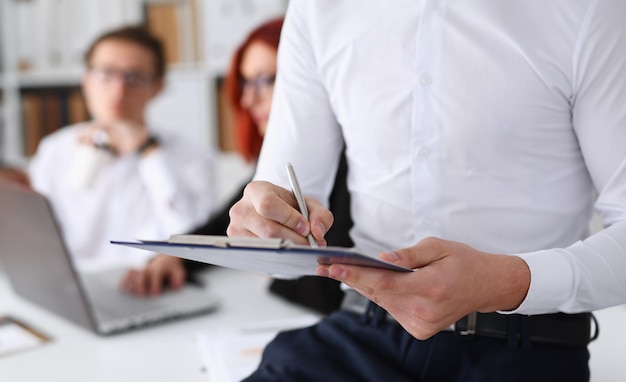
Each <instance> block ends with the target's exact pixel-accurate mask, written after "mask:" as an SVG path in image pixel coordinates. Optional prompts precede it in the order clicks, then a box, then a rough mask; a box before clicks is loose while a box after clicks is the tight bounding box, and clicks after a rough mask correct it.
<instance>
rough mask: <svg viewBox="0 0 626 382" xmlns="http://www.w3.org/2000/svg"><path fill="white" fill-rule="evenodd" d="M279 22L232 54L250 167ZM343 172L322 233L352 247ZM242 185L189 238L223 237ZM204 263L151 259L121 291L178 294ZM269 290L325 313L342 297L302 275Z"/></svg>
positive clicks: (269, 91)
mask: <svg viewBox="0 0 626 382" xmlns="http://www.w3.org/2000/svg"><path fill="white" fill-rule="evenodd" d="M282 25H283V18H282V17H281V18H277V19H274V20H270V21H268V22H266V23H264V24H262V25H260V26H259V27H257V28H256V29H254V30H253V31H252V32H250V34H249V35H248V36H247V38H246V39H245V41H244V42H243V43H242V44H241V46H240V47H239V48H238V49H237V50H236V51H235V54H234V55H233V58H232V61H231V65H230V69H229V72H228V75H227V77H226V82H225V86H226V95H227V97H228V103H229V106H230V107H231V108H232V110H233V113H234V131H235V138H236V148H237V151H238V152H239V153H240V154H241V156H242V157H243V158H244V159H245V160H246V161H248V162H256V160H257V159H258V157H259V153H260V151H261V145H262V143H263V136H264V135H265V131H266V129H267V122H268V119H269V114H270V108H271V104H272V96H273V92H274V79H275V77H276V59H277V53H278V44H279V40H280V33H281V28H282ZM346 174H347V167H346V164H345V159H344V158H343V157H342V160H341V163H340V165H339V170H338V171H337V178H336V179H335V186H334V189H333V192H332V194H331V197H330V200H329V203H330V209H331V211H333V213H334V215H335V223H334V224H333V226H332V227H331V229H330V230H329V231H328V233H327V234H326V241H327V242H328V245H334V246H343V247H351V246H352V241H351V240H350V237H349V235H348V231H349V229H350V227H351V226H352V220H351V218H350V196H349V194H348V191H347V188H346V184H345V181H346ZM244 188H245V184H244V185H242V187H241V190H240V192H238V193H237V194H236V195H234V196H233V198H232V200H230V201H229V202H228V203H226V205H225V206H224V208H223V210H222V211H220V212H219V213H218V214H217V215H215V216H214V217H212V218H211V219H210V220H209V221H208V222H207V223H206V224H205V225H204V226H202V227H200V228H198V229H196V230H195V231H194V232H193V233H194V234H200V235H226V229H227V228H228V224H229V222H230V218H229V215H228V211H229V210H230V207H231V206H232V205H233V204H235V203H236V202H237V201H238V200H239V199H241V196H242V195H243V189H244ZM204 266H206V264H202V263H195V262H193V261H187V260H182V259H180V258H178V257H172V256H168V255H163V254H159V255H157V256H155V257H154V258H152V260H151V261H150V262H149V263H148V265H147V266H146V268H144V269H141V270H131V271H129V272H128V273H127V274H126V276H125V277H124V278H123V279H122V288H124V289H125V290H127V291H129V292H131V293H134V294H136V295H139V296H145V295H158V294H159V293H161V290H162V288H163V284H164V282H166V281H167V283H168V285H169V286H170V287H171V288H173V289H177V288H179V287H180V286H182V285H183V283H184V282H185V280H186V279H187V277H188V276H189V275H190V274H192V273H193V272H194V271H196V270H197V269H199V268H203V267H204ZM270 290H272V291H273V292H275V293H277V294H279V295H282V296H283V297H285V298H287V299H289V300H291V301H294V302H297V303H300V304H303V305H306V306H309V307H311V308H313V309H316V310H318V311H321V312H323V313H329V312H330V311H332V310H334V309H335V308H337V307H338V306H339V304H340V302H341V299H342V297H343V292H342V291H341V290H340V289H339V284H338V283H337V282H336V281H334V280H331V279H326V278H320V277H315V276H305V277H302V278H300V279H298V280H274V282H273V283H272V284H271V286H270Z"/></svg>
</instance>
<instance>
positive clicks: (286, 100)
mask: <svg viewBox="0 0 626 382" xmlns="http://www.w3.org/2000/svg"><path fill="white" fill-rule="evenodd" d="M309 3H311V2H308V1H299V0H294V1H290V2H289V8H288V10H287V13H286V16H285V22H284V25H283V29H282V34H281V41H280V47H279V51H278V67H279V68H280V69H279V70H278V73H277V80H276V85H275V88H274V96H273V99H272V109H271V113H270V119H269V123H268V129H267V132H266V135H265V139H264V141H263V147H262V149H261V155H260V158H259V163H258V166H257V170H256V173H255V177H254V179H255V180H267V181H270V182H273V183H276V184H278V185H280V186H283V187H285V188H289V182H288V179H287V170H286V167H285V166H286V163H287V162H291V164H292V165H293V167H294V169H295V171H296V173H297V175H298V180H299V183H300V186H301V187H302V190H303V193H304V194H305V195H306V196H312V197H314V198H316V199H318V200H320V201H321V202H322V203H326V205H327V203H328V201H327V200H328V196H329V194H330V191H331V188H332V185H333V181H334V178H335V176H334V175H335V173H336V171H337V167H338V164H339V156H340V153H341V149H342V147H343V138H342V135H341V130H340V128H339V124H338V123H337V120H336V118H335V115H334V113H333V110H332V108H331V105H330V100H329V95H328V93H327V92H326V90H325V86H324V82H323V78H322V76H321V75H320V70H319V68H318V62H319V59H320V58H319V57H316V56H315V43H316V42H315V41H314V40H313V38H312V37H311V36H313V35H315V36H317V34H316V33H312V31H311V30H310V27H309V26H310V25H311V24H310V23H309V18H310V17H315V15H311V14H309V13H310V12H315V11H314V8H313V7H311V6H310V4H309ZM308 8H310V9H308Z"/></svg>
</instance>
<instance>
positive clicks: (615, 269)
mask: <svg viewBox="0 0 626 382" xmlns="http://www.w3.org/2000/svg"><path fill="white" fill-rule="evenodd" d="M591 4H592V5H591V7H590V9H589V13H588V15H587V18H586V20H585V21H584V23H583V26H582V30H581V33H580V37H579V41H578V46H577V50H576V53H575V57H574V59H573V65H574V78H573V96H572V99H571V103H572V122H573V128H574V130H575V132H576V136H577V138H578V141H579V145H580V150H581V153H582V161H584V165H585V166H586V167H587V169H588V172H589V176H590V177H591V180H592V182H593V184H594V185H595V187H596V190H597V192H598V197H597V199H596V203H595V210H596V213H597V214H598V215H599V216H600V217H601V218H602V220H603V222H604V226H605V229H603V230H601V231H600V232H598V233H595V234H593V235H592V236H590V237H589V238H587V239H586V240H583V241H579V242H577V243H574V244H573V245H571V246H569V247H567V248H561V249H549V250H544V251H538V252H532V253H525V254H518V256H520V257H521V258H523V259H524V260H525V261H526V262H527V264H528V266H529V267H530V271H531V284H530V289H529V291H528V294H527V296H526V299H525V301H524V302H523V303H522V305H521V306H520V307H519V308H518V309H517V310H516V311H515V312H517V313H524V314H533V313H546V312H550V311H563V312H569V313H573V312H580V311H590V310H596V309H602V308H606V307H609V306H612V305H617V304H620V303H623V302H624V301H625V300H626V143H625V142H626V107H625V106H624V105H626V75H624V73H626V46H625V45H624V43H623V36H626V24H624V23H623V20H622V16H621V15H624V14H626V2H623V1H619V0H612V1H596V2H592V3H591Z"/></svg>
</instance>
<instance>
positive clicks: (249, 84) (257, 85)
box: [239, 75, 276, 97]
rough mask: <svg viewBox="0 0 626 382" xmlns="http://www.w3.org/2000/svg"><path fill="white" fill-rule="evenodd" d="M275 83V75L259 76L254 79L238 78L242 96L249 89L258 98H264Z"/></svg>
mask: <svg viewBox="0 0 626 382" xmlns="http://www.w3.org/2000/svg"><path fill="white" fill-rule="evenodd" d="M275 81H276V75H271V76H268V75H260V76H256V77H254V78H244V77H239V85H240V86H241V93H242V94H243V93H244V92H245V91H246V89H250V90H252V91H253V92H254V94H255V95H256V96H258V97H265V96H267V95H268V94H269V92H270V91H271V90H272V89H273V87H274V82H275Z"/></svg>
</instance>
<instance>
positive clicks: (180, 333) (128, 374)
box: [0, 269, 626, 382]
mask: <svg viewBox="0 0 626 382" xmlns="http://www.w3.org/2000/svg"><path fill="white" fill-rule="evenodd" d="M209 280H210V285H211V287H213V288H215V289H214V290H215V291H216V293H218V294H219V296H220V297H221V300H222V305H221V307H220V309H219V310H218V311H217V312H214V313H210V314H207V315H204V316H200V317H196V318H191V319H185V320H182V321H177V322H169V323H166V324H163V325H159V326H154V327H151V328H146V329H141V330H137V331H134V332H128V333H124V334H120V335H115V336H111V337H100V336H98V335H96V334H93V333H91V332H88V331H86V330H84V329H82V328H79V327H77V326H74V325H73V324H71V323H69V322H67V321H65V320H64V319H62V318H59V317H57V316H55V315H53V314H51V313H48V312H47V311H46V310H43V309H41V308H39V307H38V306H36V305H33V304H31V303H29V302H27V301H24V300H22V299H21V298H19V297H17V296H16V295H15V294H14V293H13V291H12V290H11V288H10V286H9V285H8V281H7V280H6V278H5V277H4V275H3V274H2V273H0V315H3V314H10V315H14V316H16V317H17V318H21V319H24V320H26V321H27V322H28V323H29V324H31V325H33V326H35V327H37V328H39V329H41V330H44V331H45V332H46V333H47V334H49V335H51V336H52V337H54V339H53V341H52V342H51V343H49V344H47V345H44V346H43V347H39V348H37V349H33V350H28V351H25V352H23V353H18V354H14V355H11V356H7V357H4V358H0V380H2V381H3V382H4V381H7V382H9V381H10V382H26V381H64V382H73V381H80V382H85V381H89V382H99V381H102V382H110V381H132V382H137V381H150V382H160V381H168V382H169V381H186V382H195V381H204V382H206V381H208V374H207V373H206V371H204V367H203V365H202V362H201V357H200V353H199V351H198V348H197V346H196V344H195V343H194V341H193V335H194V334H195V333H197V332H199V331H202V330H204V329H206V328H207V327H209V326H211V327H215V326H218V325H224V326H225V327H230V326H233V325H237V324H244V323H250V322H254V321H263V320H271V319H273V318H277V317H298V316H300V315H304V314H309V313H310V312H308V311H306V310H304V309H301V308H298V307H296V306H294V305H291V304H289V303H287V302H285V301H283V300H281V299H280V298H278V297H276V296H272V295H270V294H269V292H268V291H267V283H268V279H267V278H266V277H265V276H261V275H257V274H252V273H245V272H239V271H233V270H228V269H214V270H212V271H211V274H210V279H209ZM596 316H597V317H598V319H599V320H600V325H601V334H600V338H599V339H598V340H597V341H595V342H593V343H592V344H591V346H590V349H591V373H592V378H591V381H592V382H621V381H624V380H626V362H625V361H624V356H623V354H624V353H625V352H626V327H625V324H626V307H624V306H619V307H614V308H610V309H605V310H602V311H599V312H597V313H596Z"/></svg>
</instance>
